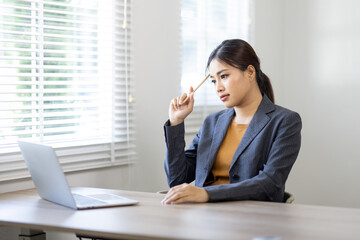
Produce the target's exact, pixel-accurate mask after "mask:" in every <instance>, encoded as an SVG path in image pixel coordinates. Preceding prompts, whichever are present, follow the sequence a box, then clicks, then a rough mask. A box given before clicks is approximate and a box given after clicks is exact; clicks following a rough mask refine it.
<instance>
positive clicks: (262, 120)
mask: <svg viewBox="0 0 360 240" xmlns="http://www.w3.org/2000/svg"><path fill="white" fill-rule="evenodd" d="M274 109H275V108H274V105H273V103H272V102H271V101H270V100H269V99H268V98H267V96H266V95H264V97H263V100H262V101H261V103H260V105H259V107H258V110H257V111H256V113H255V115H254V117H253V119H252V120H251V122H250V124H249V126H248V128H247V129H246V132H245V134H244V136H243V138H242V140H241V142H240V144H239V146H238V148H237V149H236V152H235V154H234V157H233V160H232V162H231V165H230V169H231V168H232V166H233V165H234V164H235V162H236V161H237V160H238V159H239V157H240V155H241V154H242V152H243V151H244V149H245V148H246V147H247V146H248V145H249V144H250V143H251V142H252V140H253V139H254V138H255V137H256V136H257V135H258V134H259V133H260V131H261V130H262V129H263V128H264V127H265V125H266V124H267V123H268V122H269V120H270V117H269V116H268V115H267V113H269V112H271V111H273V110H274Z"/></svg>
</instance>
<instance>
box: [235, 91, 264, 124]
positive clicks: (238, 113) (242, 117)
mask: <svg viewBox="0 0 360 240" xmlns="http://www.w3.org/2000/svg"><path fill="white" fill-rule="evenodd" d="M262 98H263V96H262V95H261V93H260V92H259V94H256V95H255V96H254V98H252V100H251V101H249V102H248V104H245V105H243V106H241V107H240V106H236V107H234V110H235V117H234V121H235V122H236V123H238V124H249V123H250V121H251V119H252V118H253V116H254V115H255V112H256V111H257V109H258V107H259V105H260V103H261V101H262Z"/></svg>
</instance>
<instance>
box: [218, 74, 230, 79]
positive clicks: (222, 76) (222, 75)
mask: <svg viewBox="0 0 360 240" xmlns="http://www.w3.org/2000/svg"><path fill="white" fill-rule="evenodd" d="M228 76H229V74H221V75H220V78H221V79H225V78H227V77H228Z"/></svg>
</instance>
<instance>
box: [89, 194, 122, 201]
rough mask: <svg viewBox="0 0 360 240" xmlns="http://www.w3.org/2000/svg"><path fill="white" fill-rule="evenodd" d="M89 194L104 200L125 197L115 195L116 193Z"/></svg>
mask: <svg viewBox="0 0 360 240" xmlns="http://www.w3.org/2000/svg"><path fill="white" fill-rule="evenodd" d="M88 196H89V197H93V198H96V199H99V200H103V201H113V200H121V199H124V198H123V197H120V196H118V195H114V194H91V195H88Z"/></svg>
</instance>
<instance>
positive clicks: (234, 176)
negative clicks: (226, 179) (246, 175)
mask: <svg viewBox="0 0 360 240" xmlns="http://www.w3.org/2000/svg"><path fill="white" fill-rule="evenodd" d="M232 179H233V180H235V181H236V180H239V179H240V177H239V175H236V174H235V175H233V176H232Z"/></svg>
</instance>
